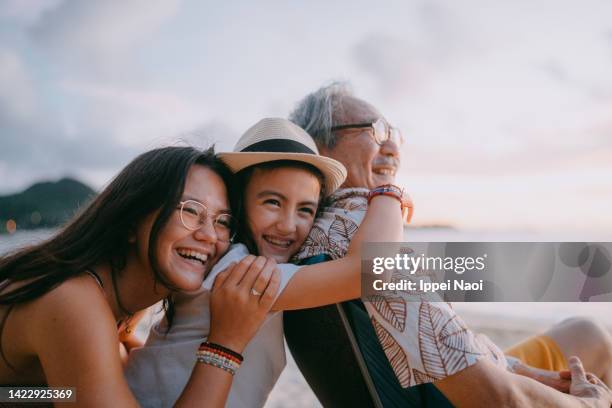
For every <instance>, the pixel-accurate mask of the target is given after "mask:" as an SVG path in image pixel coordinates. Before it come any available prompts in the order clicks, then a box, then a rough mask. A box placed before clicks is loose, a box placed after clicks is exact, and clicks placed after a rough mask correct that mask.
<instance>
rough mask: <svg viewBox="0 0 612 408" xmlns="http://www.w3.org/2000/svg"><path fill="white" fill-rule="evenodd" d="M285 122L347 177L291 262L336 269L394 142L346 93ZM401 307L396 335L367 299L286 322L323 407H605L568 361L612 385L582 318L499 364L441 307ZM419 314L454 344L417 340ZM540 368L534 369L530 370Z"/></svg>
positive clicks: (391, 169)
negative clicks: (544, 360)
mask: <svg viewBox="0 0 612 408" xmlns="http://www.w3.org/2000/svg"><path fill="white" fill-rule="evenodd" d="M290 120H292V121H293V122H294V123H296V124H297V125H299V126H301V127H302V128H304V129H305V130H306V131H307V132H308V133H309V134H310V135H311V136H312V137H313V139H314V140H315V142H316V144H317V146H318V148H319V151H320V153H321V154H323V155H326V156H329V157H332V158H334V159H336V160H338V161H340V162H341V163H342V164H344V165H345V166H346V168H347V170H348V177H347V179H346V182H345V184H344V185H343V186H342V187H343V188H341V189H340V190H338V191H336V192H335V193H334V194H333V195H332V196H330V197H329V199H328V201H327V202H326V203H325V206H324V208H323V209H322V211H321V213H320V216H319V217H318V218H317V220H316V222H315V225H314V227H313V229H312V231H311V233H310V235H309V238H308V239H307V240H306V242H305V244H304V246H303V248H302V249H301V250H300V252H299V253H298V254H297V255H296V256H295V258H294V261H296V262H301V263H316V262H322V261H326V260H330V259H337V258H339V257H342V256H344V255H345V254H346V250H347V247H348V243H349V242H350V240H351V239H352V236H353V234H354V233H355V231H356V229H357V228H358V226H359V224H360V222H361V221H362V219H363V216H364V214H365V210H366V208H367V194H368V192H369V190H370V189H372V188H375V187H377V186H380V185H383V184H390V183H393V182H394V181H395V175H396V172H397V169H398V166H399V162H400V153H399V148H400V146H401V144H402V142H403V138H402V135H401V133H400V132H399V130H397V129H395V128H394V127H392V126H390V125H389V124H388V122H387V120H386V119H385V117H384V116H383V115H382V114H381V113H380V112H379V111H378V110H377V109H376V108H374V107H373V106H372V105H371V104H369V103H367V102H365V101H363V100H361V99H359V98H356V97H355V96H354V95H353V94H352V93H351V91H350V89H349V88H348V86H347V85H346V84H343V83H333V84H331V85H329V86H325V87H323V88H321V89H319V90H317V91H316V92H314V93H312V94H310V95H308V96H306V97H305V98H304V99H303V100H302V101H300V102H299V103H298V105H297V107H296V108H295V110H294V111H293V112H292V114H291V115H290ZM401 296H404V298H402V299H400V302H403V304H402V306H403V310H404V311H405V314H404V315H403V316H402V319H403V320H402V325H401V327H398V326H397V325H395V324H394V321H393V319H386V318H385V316H386V311H385V310H381V305H379V304H375V302H368V301H366V300H364V301H363V302H362V301H360V300H354V301H351V302H345V303H343V304H338V305H332V306H327V307H323V308H316V309H310V310H303V311H294V312H285V335H286V338H287V343H288V344H289V347H290V349H291V352H292V354H293V356H294V358H295V360H296V362H297V364H298V366H299V368H300V370H301V371H302V373H303V374H304V376H305V378H306V380H307V381H308V383H309V384H310V386H311V388H312V389H313V391H314V392H315V393H316V395H317V397H318V398H319V400H320V402H321V403H322V404H323V405H324V406H326V407H327V406H332V407H343V406H360V407H367V406H374V407H380V406H385V407H386V406H426V407H443V406H450V405H451V403H452V404H454V405H459V406H468V405H469V406H492V405H499V406H506V405H508V404H510V405H516V406H527V405H538V406H568V407H570V406H606V405H605V404H608V405H607V406H609V405H610V403H611V402H612V392H611V391H610V390H609V389H608V388H607V386H606V385H605V384H604V383H603V382H601V381H600V380H598V379H597V381H596V380H594V378H596V377H595V376H594V375H593V374H590V377H589V376H587V375H585V374H584V370H583V369H582V364H581V363H580V360H573V359H571V360H569V361H568V359H569V357H570V356H579V357H580V358H582V359H583V361H584V362H585V365H586V366H587V367H588V368H589V369H590V370H592V371H593V373H595V375H597V376H599V377H600V378H602V379H603V380H604V381H610V379H612V364H611V363H612V340H611V337H610V334H609V333H607V332H606V331H605V329H603V328H602V327H601V326H600V325H598V324H596V323H593V322H591V321H589V320H585V319H572V320H568V321H566V322H564V323H561V324H560V325H557V326H555V327H553V328H552V329H551V330H549V331H548V332H546V333H545V334H544V335H542V336H537V337H534V338H533V339H530V340H528V341H527V342H525V344H523V345H520V346H519V347H517V348H516V349H515V350H513V351H512V352H511V353H510V354H511V355H514V356H516V357H521V358H522V359H523V361H521V360H520V359H518V358H516V357H511V356H510V354H509V355H508V358H506V356H504V354H503V353H502V352H501V351H500V350H499V349H498V348H497V347H496V346H495V345H494V344H493V343H491V342H490V341H489V340H488V339H487V338H486V337H484V336H482V335H478V334H475V333H473V332H471V331H470V330H469V329H468V328H467V327H466V326H465V324H464V323H463V321H462V320H461V319H460V317H459V316H457V315H456V313H455V312H454V311H453V309H452V307H451V306H450V305H449V304H446V303H427V302H418V301H407V299H405V297H406V296H407V295H405V294H402V295H401ZM382 307H383V308H384V305H383V306H382ZM424 311H425V313H429V315H430V316H436V319H438V320H439V321H438V323H440V322H441V324H443V325H444V329H445V333H446V334H448V333H452V334H453V335H454V336H456V339H455V340H456V341H453V344H452V345H450V346H449V344H446V343H445V342H444V341H443V339H441V338H438V337H439V336H438V334H436V333H435V330H434V332H432V333H429V332H423V330H422V327H423V326H422V325H421V324H420V323H422V322H419V316H422V315H423V313H424ZM578 330H579V331H578ZM577 333H582V334H583V335H580V336H578V335H577ZM584 333H588V336H585V335H584ZM430 337H431V338H430ZM429 340H431V341H429ZM438 340H440V341H438ZM529 354H531V355H535V356H538V355H547V356H552V357H551V358H549V360H550V361H548V363H551V364H537V363H534V361H532V360H530V358H531V357H530V356H529ZM432 356H433V357H432ZM434 360H435V361H434ZM568 363H569V367H568ZM555 364H556V365H555ZM538 365H539V366H540V368H541V369H536V368H533V367H532V366H538ZM567 368H569V369H570V370H571V374H570V372H565V371H563V372H562V373H561V376H560V375H559V373H558V372H559V370H563V369H567ZM570 378H571V382H570ZM534 379H535V380H536V381H533V380H534ZM432 383H433V384H434V385H435V386H434V385H432ZM553 387H555V388H557V389H560V390H563V391H565V392H569V393H570V395H568V394H564V393H561V392H558V391H557V390H555V389H554V388H553ZM440 391H441V392H442V393H440ZM449 400H450V402H449Z"/></svg>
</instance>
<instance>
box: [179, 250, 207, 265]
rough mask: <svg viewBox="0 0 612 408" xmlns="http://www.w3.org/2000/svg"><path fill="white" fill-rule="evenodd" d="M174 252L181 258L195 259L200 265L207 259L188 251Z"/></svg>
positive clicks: (198, 253)
mask: <svg viewBox="0 0 612 408" xmlns="http://www.w3.org/2000/svg"><path fill="white" fill-rule="evenodd" d="M176 252H178V254H179V255H180V256H182V257H183V258H192V259H197V260H198V261H200V262H202V263H205V262H206V260H207V259H208V255H206V254H203V253H201V252H197V251H193V250H190V249H178V250H177V251H176Z"/></svg>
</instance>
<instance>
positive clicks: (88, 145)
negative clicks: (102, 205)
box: [0, 0, 612, 238]
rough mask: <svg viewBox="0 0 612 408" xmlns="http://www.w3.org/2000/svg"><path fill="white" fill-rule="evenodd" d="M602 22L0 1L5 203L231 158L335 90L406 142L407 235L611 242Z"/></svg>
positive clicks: (611, 110)
mask: <svg viewBox="0 0 612 408" xmlns="http://www.w3.org/2000/svg"><path fill="white" fill-rule="evenodd" d="M611 15H612V3H610V2H608V1H603V0H602V1H596V0H585V1H581V2H575V1H564V0H555V1H552V0H551V1H549V0H535V1H534V0H517V1H514V2H504V1H501V0H496V1H486V0H462V1H461V2H457V1H452V0H448V1H439V0H433V1H397V2H379V3H376V4H374V3H372V2H366V1H358V0H355V1H335V2H328V1H318V0H313V1H309V2H301V3H298V2H286V1H259V2H248V1H235V2H231V3H230V2H221V3H220V2H208V1H180V0H164V1H158V0H131V1H115V0H107V1H97V2H94V1H87V2H79V1H67V0H31V1H27V2H24V1H20V0H0V194H9V193H13V192H17V191H20V190H22V189H24V188H25V187H27V186H28V185H30V184H31V183H33V182H35V181H38V180H53V179H58V178H60V177H63V176H73V177H77V178H79V179H81V180H83V181H85V182H86V183H88V184H90V185H91V186H92V187H94V188H96V189H100V188H102V187H103V186H104V184H105V183H106V182H108V180H109V179H110V178H111V177H112V176H113V175H114V174H116V173H117V172H118V171H119V170H120V169H121V168H122V167H123V166H124V165H126V164H127V163H128V162H129V161H130V160H131V159H132V158H133V157H135V156H136V155H137V154H138V153H140V152H143V151H145V150H147V149H151V148H154V147H158V146H162V145H167V144H181V143H190V144H195V145H198V146H207V145H208V144H211V143H216V144H217V147H218V148H219V149H220V150H229V149H231V147H232V146H233V144H234V143H235V142H236V141H237V139H238V137H239V136H240V134H241V133H242V132H243V131H244V130H246V129H247V128H248V127H249V126H250V125H252V124H254V123H255V122H256V121H258V120H259V119H261V118H262V117H270V116H280V117H286V116H287V115H288V114H289V112H290V111H291V110H292V108H293V107H294V106H295V104H296V103H297V102H298V101H299V100H300V99H301V98H302V97H303V96H305V95H306V94H308V93H309V92H312V91H314V90H316V89H317V88H319V87H320V86H322V85H324V84H327V83H329V82H330V81H333V80H341V81H349V82H350V84H351V86H352V89H353V91H354V93H355V94H356V96H358V97H360V98H362V99H364V100H367V101H368V102H370V103H372V104H373V105H374V106H376V107H377V108H378V109H379V110H380V111H381V112H382V113H383V114H384V115H385V116H386V117H387V119H388V120H389V121H390V122H391V123H392V124H394V125H396V126H397V127H400V128H401V129H402V130H403V133H404V135H405V138H406V143H405V144H404V145H403V146H402V148H401V154H402V167H401V170H400V172H399V174H398V184H401V185H403V186H404V187H405V188H406V189H407V190H408V191H409V192H410V193H411V195H412V197H413V199H414V201H415V215H414V219H413V221H414V222H415V224H417V225H430V224H450V225H453V226H456V227H458V228H462V229H486V230H526V231H566V230H576V231H584V232H587V233H590V232H593V233H596V232H597V233H601V232H604V233H608V234H609V235H608V236H610V237H611V238H612V214H610V208H611V205H610V203H611V202H612V20H611V19H610V18H609V17H610V16H611Z"/></svg>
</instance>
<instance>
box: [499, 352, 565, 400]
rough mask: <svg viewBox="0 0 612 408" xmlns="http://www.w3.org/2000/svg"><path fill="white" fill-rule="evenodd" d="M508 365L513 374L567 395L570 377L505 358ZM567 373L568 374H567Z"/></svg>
mask: <svg viewBox="0 0 612 408" xmlns="http://www.w3.org/2000/svg"><path fill="white" fill-rule="evenodd" d="M506 359H507V360H508V363H510V366H511V367H512V371H513V372H514V373H515V374H518V375H522V376H525V377H529V378H531V379H533V380H536V381H537V382H540V383H542V384H544V385H548V386H549V387H552V388H554V389H556V390H558V391H561V392H564V393H566V394H567V393H569V390H570V384H571V376H569V375H562V372H558V371H549V370H543V369H541V368H536V367H532V366H530V365H527V364H525V363H523V362H522V361H521V360H519V359H518V358H515V357H511V356H506ZM568 373H569V372H568Z"/></svg>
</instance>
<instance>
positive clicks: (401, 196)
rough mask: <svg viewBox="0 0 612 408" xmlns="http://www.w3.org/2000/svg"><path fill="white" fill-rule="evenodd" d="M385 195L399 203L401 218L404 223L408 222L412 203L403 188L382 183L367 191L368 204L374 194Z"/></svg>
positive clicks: (410, 217)
mask: <svg viewBox="0 0 612 408" xmlns="http://www.w3.org/2000/svg"><path fill="white" fill-rule="evenodd" d="M379 195H385V196H389V197H393V198H395V199H397V201H399V203H400V210H401V211H402V220H404V222H405V223H409V222H410V220H411V219H412V213H413V210H414V205H413V203H412V199H411V198H410V196H408V195H407V194H406V193H405V192H404V190H403V189H402V188H400V187H398V186H396V185H394V184H384V185H382V186H378V187H375V188H373V189H372V190H370V192H369V193H368V204H370V201H372V199H373V198H374V197H376V196H379Z"/></svg>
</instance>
